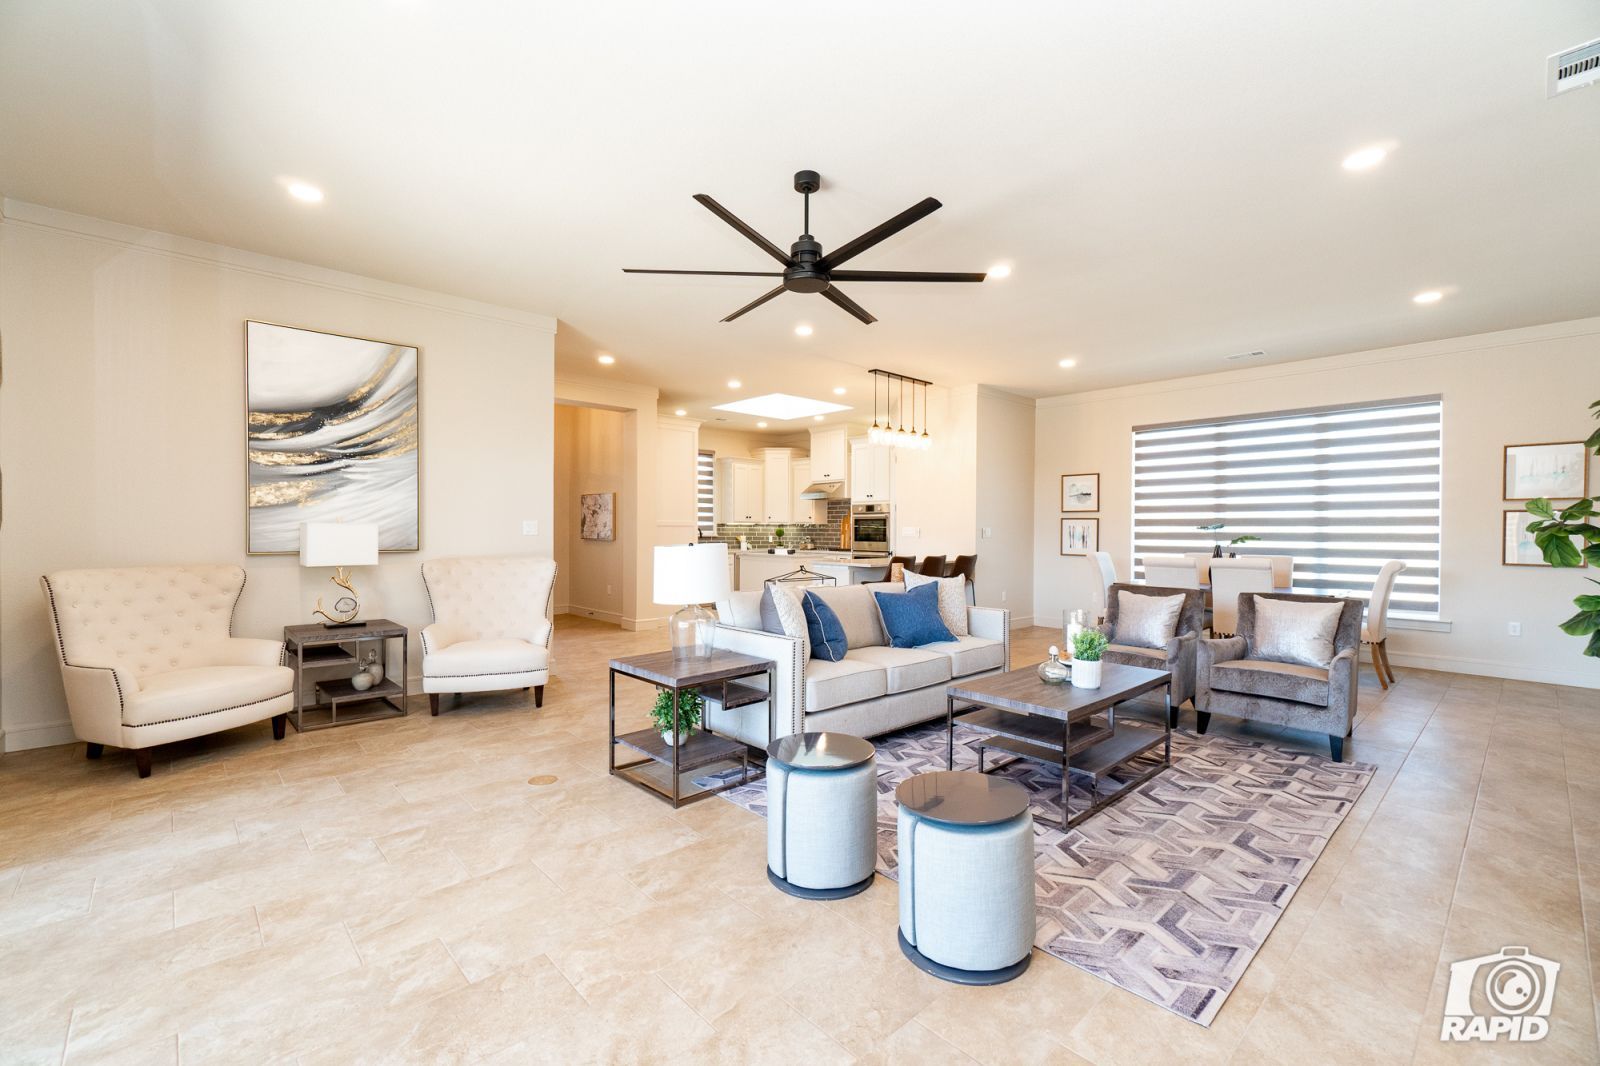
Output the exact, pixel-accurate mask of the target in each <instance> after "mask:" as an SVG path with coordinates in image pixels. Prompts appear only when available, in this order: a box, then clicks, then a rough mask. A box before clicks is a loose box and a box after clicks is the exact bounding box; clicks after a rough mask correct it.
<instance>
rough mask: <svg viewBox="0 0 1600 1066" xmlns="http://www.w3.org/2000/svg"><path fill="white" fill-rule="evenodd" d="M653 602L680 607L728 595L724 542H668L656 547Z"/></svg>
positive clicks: (716, 599)
mask: <svg viewBox="0 0 1600 1066" xmlns="http://www.w3.org/2000/svg"><path fill="white" fill-rule="evenodd" d="M655 579H656V586H655V597H654V598H655V602H657V603H661V604H669V605H672V606H676V607H682V606H684V605H686V604H691V603H716V602H717V601H718V600H725V599H727V598H728V546H727V545H726V544H668V545H665V546H663V547H658V548H656V573H655Z"/></svg>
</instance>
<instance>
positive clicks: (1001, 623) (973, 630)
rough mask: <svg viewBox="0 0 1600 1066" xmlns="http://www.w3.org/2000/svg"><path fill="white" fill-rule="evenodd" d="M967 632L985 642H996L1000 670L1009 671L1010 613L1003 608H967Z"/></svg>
mask: <svg viewBox="0 0 1600 1066" xmlns="http://www.w3.org/2000/svg"><path fill="white" fill-rule="evenodd" d="M967 632H968V633H969V634H971V635H972V636H974V637H982V638H983V639H985V640H998V641H999V642H1000V643H1001V645H1002V646H1003V647H1002V655H1003V658H1002V659H1001V660H1000V661H1001V663H1002V668H1003V669H1006V670H1009V669H1011V612H1010V611H1009V610H1007V609H1005V608H1003V607H968V608H967Z"/></svg>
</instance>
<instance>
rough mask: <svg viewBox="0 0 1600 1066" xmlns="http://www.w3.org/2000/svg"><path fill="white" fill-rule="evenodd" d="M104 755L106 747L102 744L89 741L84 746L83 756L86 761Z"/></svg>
mask: <svg viewBox="0 0 1600 1066" xmlns="http://www.w3.org/2000/svg"><path fill="white" fill-rule="evenodd" d="M105 753H106V746H105V745H104V744H96V743H94V742H93V741H90V742H89V743H88V744H86V745H84V750H83V755H84V758H86V759H98V758H99V757H100V756H102V755H104V754H105Z"/></svg>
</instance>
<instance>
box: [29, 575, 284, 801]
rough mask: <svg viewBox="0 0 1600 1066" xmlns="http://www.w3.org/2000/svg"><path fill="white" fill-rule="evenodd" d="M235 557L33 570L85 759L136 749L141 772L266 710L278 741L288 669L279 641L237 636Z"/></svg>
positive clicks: (240, 585)
mask: <svg viewBox="0 0 1600 1066" xmlns="http://www.w3.org/2000/svg"><path fill="white" fill-rule="evenodd" d="M244 581H245V575H244V570H243V569H241V568H240V567H237V566H150V567H137V568H126V569H114V570H59V571H57V572H56V573H53V574H46V575H45V576H44V577H43V578H41V579H40V584H42V585H43V586H44V595H45V602H46V604H47V605H48V606H49V609H50V621H51V624H52V625H53V626H54V627H55V638H56V656H57V658H58V659H59V660H60V663H61V680H62V683H63V684H64V685H65V686H66V690H67V710H68V711H69V712H70V713H71V715H72V731H73V732H74V733H75V734H77V736H78V738H79V739H80V740H84V741H87V742H88V745H89V758H91V759H98V758H99V757H100V754H101V752H102V751H104V750H105V745H107V744H110V745H112V746H113V747H118V748H130V749H132V750H133V754H134V762H135V764H136V765H137V766H138V769H139V776H140V777H149V776H150V749H151V748H152V747H154V746H155V745H157V744H166V743H169V742H171V741H175V740H186V739H188V738H189V737H198V736H204V735H205V734H207V733H216V732H220V731H221V730H224V729H232V728H234V727H235V726H241V725H249V724H250V723H251V722H259V721H261V720H262V719H263V718H271V719H272V735H273V736H274V737H276V738H277V739H279V740H282V739H283V731H284V725H285V724H286V723H287V722H288V712H289V710H290V708H291V707H293V706H294V671H292V670H290V669H289V668H288V667H287V666H284V665H283V642H282V641H277V640H256V639H251V638H245V637H235V636H233V635H232V630H233V609H234V606H235V605H236V604H237V603H238V602H239V596H240V594H241V593H242V592H243V591H244Z"/></svg>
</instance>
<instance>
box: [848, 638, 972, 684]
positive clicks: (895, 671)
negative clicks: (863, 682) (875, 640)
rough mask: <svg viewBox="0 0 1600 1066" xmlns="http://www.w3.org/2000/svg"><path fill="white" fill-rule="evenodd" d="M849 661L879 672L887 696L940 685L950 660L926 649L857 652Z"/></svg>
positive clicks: (948, 671)
mask: <svg viewBox="0 0 1600 1066" xmlns="http://www.w3.org/2000/svg"><path fill="white" fill-rule="evenodd" d="M850 658H851V659H853V660H857V661H860V662H865V663H868V664H870V665H872V666H876V667H880V668H881V669H883V670H884V671H885V672H886V673H887V675H888V677H887V682H888V690H889V691H890V692H910V691H911V690H912V689H917V688H927V687H928V686H929V685H942V684H944V683H945V682H946V681H949V680H950V656H948V655H944V654H941V653H940V652H937V651H935V650H933V649H932V648H931V647H928V648H860V649H853V650H852V651H851V652H850Z"/></svg>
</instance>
